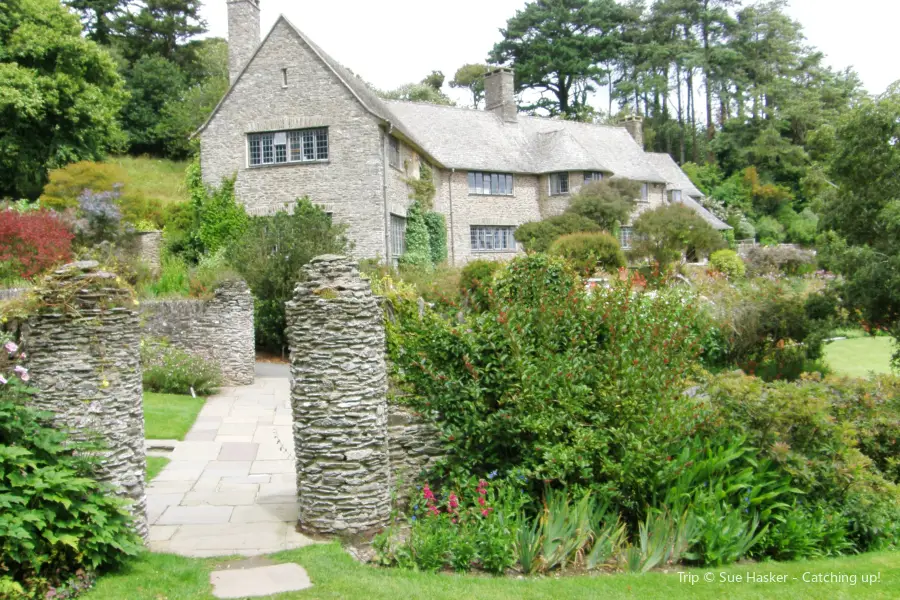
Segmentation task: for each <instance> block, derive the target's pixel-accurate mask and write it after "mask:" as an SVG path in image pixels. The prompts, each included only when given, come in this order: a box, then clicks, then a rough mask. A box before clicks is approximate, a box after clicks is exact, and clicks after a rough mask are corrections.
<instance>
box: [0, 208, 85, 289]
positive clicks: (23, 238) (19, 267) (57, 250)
mask: <svg viewBox="0 0 900 600" xmlns="http://www.w3.org/2000/svg"><path fill="white" fill-rule="evenodd" d="M73 237H74V236H73V235H72V233H71V232H70V231H69V230H68V229H67V228H66V226H65V224H64V223H63V222H62V221H61V220H60V219H58V218H57V217H56V215H55V214H54V213H52V212H50V211H47V210H39V211H31V212H27V213H19V212H16V211H14V210H0V265H7V267H6V269H7V270H8V271H9V272H8V273H6V275H7V276H15V277H24V278H28V279H30V278H32V277H34V276H35V275H38V274H40V273H41V272H42V271H45V270H46V269H48V268H50V267H52V266H53V265H55V264H58V263H61V262H65V261H67V260H69V259H70V258H71V257H72V238H73Z"/></svg>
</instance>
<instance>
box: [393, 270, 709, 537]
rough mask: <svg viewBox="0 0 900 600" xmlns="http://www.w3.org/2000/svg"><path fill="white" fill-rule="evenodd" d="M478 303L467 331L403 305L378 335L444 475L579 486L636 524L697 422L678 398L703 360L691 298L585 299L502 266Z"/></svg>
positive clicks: (563, 278) (552, 275)
mask: <svg viewBox="0 0 900 600" xmlns="http://www.w3.org/2000/svg"><path fill="white" fill-rule="evenodd" d="M488 298H489V307H488V309H487V310H485V311H484V312H482V313H479V314H475V315H470V316H469V318H468V319H467V320H466V322H465V323H464V324H459V323H456V322H455V321H453V320H450V319H445V318H442V317H440V316H439V315H436V314H434V313H432V312H430V311H426V314H425V315H424V317H422V318H421V319H420V318H419V317H418V314H417V312H416V311H415V307H414V306H411V307H409V308H408V309H407V311H406V312H404V311H403V310H401V311H400V318H399V320H398V323H396V324H389V327H388V348H389V352H390V356H391V362H392V365H393V368H394V376H395V379H396V380H397V381H398V382H399V384H400V385H401V386H402V387H403V388H405V391H406V392H408V396H407V399H406V401H407V402H409V403H410V404H411V405H412V406H414V407H415V408H416V409H418V410H419V411H421V412H423V413H425V414H428V415H431V416H432V417H433V419H434V420H435V421H436V423H437V424H438V426H439V427H440V428H441V430H442V432H443V435H444V442H445V445H446V447H447V449H448V451H449V457H448V465H449V467H450V468H457V469H460V470H461V471H462V472H468V473H477V472H487V471H491V470H495V469H500V470H501V471H504V472H505V471H509V470H513V469H520V470H522V471H523V472H524V474H525V475H526V476H527V477H528V478H529V479H530V480H531V481H532V482H533V483H532V484H533V485H535V486H542V485H543V484H542V483H541V482H548V483H553V484H565V485H569V486H587V487H590V488H593V489H597V490H599V491H602V492H603V494H604V495H607V496H608V497H610V498H612V499H614V501H615V502H616V503H617V505H619V506H621V507H622V511H623V512H624V513H625V514H626V515H627V517H628V518H630V519H636V518H637V517H639V516H640V515H641V514H642V511H643V509H644V504H645V502H646V498H647V495H648V494H649V493H650V489H651V488H652V486H653V483H652V482H653V480H654V478H655V474H656V473H657V472H658V471H659V469H660V468H661V466H662V465H665V464H666V462H667V457H670V456H671V455H672V454H675V453H677V449H678V447H679V445H680V443H681V439H682V438H683V437H684V436H687V435H689V434H690V433H691V432H692V431H694V429H695V427H696V426H697V424H698V423H699V422H700V421H701V420H702V419H703V418H704V414H703V410H702V406H701V405H700V404H699V403H697V402H695V401H693V400H691V399H690V398H686V397H684V396H683V395H682V393H681V392H682V389H683V383H684V381H685V379H686V377H687V376H688V373H689V371H690V370H691V368H692V363H693V361H694V360H695V359H696V357H697V356H698V355H699V353H700V350H701V348H700V345H699V342H700V339H701V333H702V332H701V331H700V330H699V329H698V328H697V327H696V326H695V323H696V322H697V320H698V319H697V315H698V313H697V308H696V307H695V305H694V302H693V301H692V299H691V298H689V297H687V296H685V295H684V293H682V292H680V291H678V290H662V291H658V292H641V291H638V290H637V289H636V288H635V286H634V285H633V281H632V280H631V279H630V278H627V277H626V281H622V282H615V283H614V284H613V285H611V286H610V287H609V288H596V289H594V291H593V292H591V293H588V292H586V291H585V287H584V284H583V283H582V281H581V280H580V278H578V277H577V276H575V274H574V273H573V272H572V271H571V270H570V268H569V267H568V266H567V264H566V263H565V261H563V260H562V259H557V258H551V257H547V256H545V255H532V256H528V257H522V258H517V259H515V260H513V261H512V262H511V263H509V264H508V265H507V266H505V267H504V268H503V269H502V270H501V271H500V272H499V274H498V276H497V279H496V280H495V283H494V285H493V288H489V289H488ZM533 493H534V494H535V495H537V494H538V493H539V488H535V489H533Z"/></svg>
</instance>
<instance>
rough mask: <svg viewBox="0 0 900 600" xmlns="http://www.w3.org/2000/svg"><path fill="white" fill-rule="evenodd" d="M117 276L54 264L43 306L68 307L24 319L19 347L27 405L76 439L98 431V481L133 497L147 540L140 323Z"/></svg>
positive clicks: (90, 266) (91, 265) (86, 266)
mask: <svg viewBox="0 0 900 600" xmlns="http://www.w3.org/2000/svg"><path fill="white" fill-rule="evenodd" d="M115 279H116V275H115V274H114V273H107V272H103V271H100V270H99V268H98V266H97V263H96V262H83V263H74V264H71V265H67V266H65V267H62V268H60V269H58V270H57V271H56V272H55V273H54V274H53V276H52V278H51V280H50V281H49V282H48V283H47V284H45V285H44V286H43V287H42V288H41V290H40V294H41V297H42V298H43V301H44V303H45V304H49V305H51V306H52V305H57V306H66V307H67V308H66V309H65V310H61V309H58V308H44V309H42V310H41V312H40V313H38V314H37V315H35V316H33V317H31V318H29V319H28V320H27V321H26V322H25V323H24V324H23V327H22V347H23V349H24V350H26V353H27V356H28V360H27V367H28V369H29V373H30V376H31V382H32V385H33V386H34V387H35V388H36V389H37V394H36V395H35V396H34V399H33V401H32V404H33V405H34V406H36V407H37V408H39V409H41V410H46V411H48V412H52V413H53V414H54V415H55V419H56V422H57V423H58V424H59V425H60V426H61V427H63V428H65V429H68V430H70V431H71V437H72V438H73V439H87V438H89V437H93V436H94V435H97V434H99V435H100V437H101V438H102V439H103V441H104V442H105V443H106V445H107V447H108V448H109V449H108V450H107V451H105V452H104V453H103V454H102V462H101V467H100V471H99V473H98V474H97V475H98V479H100V480H101V481H104V482H106V483H109V484H111V485H112V486H113V487H114V488H115V489H116V491H117V493H118V494H120V495H122V496H124V497H127V498H128V499H129V500H131V501H132V504H131V507H130V510H131V512H132V514H133V515H134V520H135V527H136V529H137V531H138V533H139V534H140V535H141V536H143V537H144V538H145V539H146V537H147V534H148V526H147V514H146V496H145V494H144V466H145V456H144V408H143V400H142V390H141V379H142V378H141V360H140V325H139V319H138V314H137V312H136V310H135V307H134V300H133V297H132V296H131V292H130V291H129V290H125V289H122V288H120V287H118V286H117V285H116V283H115ZM74 290H77V291H74ZM63 296H65V298H66V301H65V302H58V301H57V299H59V298H61V297H63Z"/></svg>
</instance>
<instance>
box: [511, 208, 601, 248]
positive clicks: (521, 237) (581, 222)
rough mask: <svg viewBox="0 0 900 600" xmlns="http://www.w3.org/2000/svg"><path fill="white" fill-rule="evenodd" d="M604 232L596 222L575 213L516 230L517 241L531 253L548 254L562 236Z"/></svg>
mask: <svg viewBox="0 0 900 600" xmlns="http://www.w3.org/2000/svg"><path fill="white" fill-rule="evenodd" d="M597 231H602V228H601V227H600V226H599V225H597V223H596V222H595V221H592V220H591V219H589V218H587V217H582V216H581V215H576V214H573V213H569V212H567V213H563V214H561V215H558V216H555V217H550V218H549V219H544V220H543V221H531V222H528V223H523V224H522V225H519V227H517V228H516V241H517V242H518V243H520V244H522V247H523V248H525V250H528V251H529V252H546V251H547V250H548V249H549V248H550V246H551V244H553V242H554V241H556V239H557V238H559V237H560V236H563V235H566V234H569V233H584V232H586V233H590V232H597Z"/></svg>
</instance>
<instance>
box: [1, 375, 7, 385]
mask: <svg viewBox="0 0 900 600" xmlns="http://www.w3.org/2000/svg"><path fill="white" fill-rule="evenodd" d="M0 385H6V377H4V376H3V375H0Z"/></svg>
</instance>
